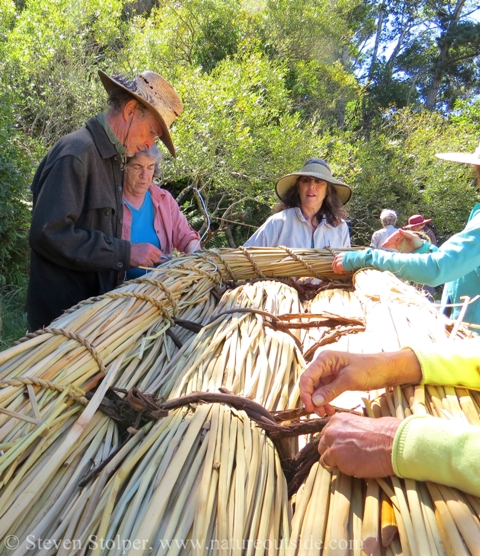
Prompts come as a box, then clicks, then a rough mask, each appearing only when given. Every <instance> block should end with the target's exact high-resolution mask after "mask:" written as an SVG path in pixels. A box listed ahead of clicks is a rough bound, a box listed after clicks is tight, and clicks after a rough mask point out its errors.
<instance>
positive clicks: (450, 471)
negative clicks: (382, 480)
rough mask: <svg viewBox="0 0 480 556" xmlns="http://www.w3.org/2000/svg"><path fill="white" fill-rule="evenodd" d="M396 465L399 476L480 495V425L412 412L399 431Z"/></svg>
mask: <svg viewBox="0 0 480 556" xmlns="http://www.w3.org/2000/svg"><path fill="white" fill-rule="evenodd" d="M433 462H434V464H433V465H432V463H433ZM392 464H393V469H394V471H395V474H396V475H398V476H399V477H402V478H408V479H415V480H417V481H433V482H436V483H440V484H443V485H447V486H452V487H456V488H459V489H460V490H462V491H464V492H468V493H470V494H473V495H475V496H480V474H479V473H478V470H479V469H480V427H474V426H473V425H469V424H468V423H462V422H461V421H458V420H455V421H448V420H446V419H445V420H444V419H439V418H436V417H431V416H429V415H412V416H411V417H408V418H407V419H405V420H404V421H402V423H401V424H400V427H399V428H398V430H397V434H396V435H395V440H394V444H393V451H392Z"/></svg>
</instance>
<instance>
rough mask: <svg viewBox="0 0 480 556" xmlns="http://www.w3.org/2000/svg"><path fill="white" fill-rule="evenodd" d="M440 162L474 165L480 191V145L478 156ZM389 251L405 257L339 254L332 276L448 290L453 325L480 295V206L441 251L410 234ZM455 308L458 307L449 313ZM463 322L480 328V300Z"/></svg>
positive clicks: (445, 156)
mask: <svg viewBox="0 0 480 556" xmlns="http://www.w3.org/2000/svg"><path fill="white" fill-rule="evenodd" d="M436 156H437V157H438V158H441V159H442V160H448V161H451V162H460V163H463V164H473V165H474V167H475V170H476V172H477V186H479V185H480V145H479V146H478V148H477V149H476V151H475V152H474V153H461V152H460V153H458V152H454V153H439V154H437V155H436ZM386 247H395V248H396V249H398V250H399V251H401V252H400V253H386V252H385V251H382V250H377V249H365V250H361V251H349V252H345V253H339V254H338V255H336V256H335V259H334V260H333V264H332V268H333V271H334V272H336V273H337V274H343V273H345V272H351V271H354V270H358V269H360V268H365V267H373V268H376V269H377V270H388V271H390V272H392V273H393V274H395V275H396V276H399V277H400V278H403V279H404V280H411V281H412V282H417V283H419V284H428V285H429V286H438V285H440V284H445V287H444V288H443V294H442V307H443V308H444V309H445V310H446V311H445V312H446V313H447V314H448V315H449V316H450V317H451V318H452V319H456V318H457V317H458V316H459V314H460V311H461V305H462V303H463V299H462V298H463V297H464V296H467V297H469V298H471V299H472V298H474V297H476V296H477V295H478V294H479V293H480V203H477V204H475V206H474V207H473V209H472V211H471V213H470V216H469V218H468V222H467V224H466V226H465V228H464V229H463V230H462V231H461V232H459V233H458V234H455V235H454V236H452V237H451V238H449V239H448V240H447V241H445V243H443V244H442V245H441V246H440V247H436V246H435V245H432V244H430V243H429V242H427V241H423V240H422V239H420V238H419V237H418V236H417V235H416V234H415V233H412V232H411V231H409V230H398V232H395V234H394V235H393V236H390V238H389V239H388V240H387V245H386ZM450 304H454V305H456V306H455V307H453V308H450V307H447V305H450ZM464 318H465V322H466V323H471V324H475V325H480V302H479V300H478V299H477V300H476V301H475V302H474V303H471V304H469V305H468V307H467V311H466V313H465V317H464Z"/></svg>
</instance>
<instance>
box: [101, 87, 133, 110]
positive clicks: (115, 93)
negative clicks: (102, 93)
mask: <svg viewBox="0 0 480 556" xmlns="http://www.w3.org/2000/svg"><path fill="white" fill-rule="evenodd" d="M130 100H137V99H136V98H135V97H134V96H133V95H132V94H130V93H129V92H128V91H126V90H125V89H122V88H121V87H115V88H114V89H112V90H111V91H110V93H109V95H108V101H107V102H108V105H109V106H110V108H111V109H112V110H113V112H115V113H118V112H120V111H121V110H122V108H123V107H124V106H125V104H127V102H129V101H130ZM137 102H138V100H137ZM138 104H139V105H140V104H141V103H140V102H138Z"/></svg>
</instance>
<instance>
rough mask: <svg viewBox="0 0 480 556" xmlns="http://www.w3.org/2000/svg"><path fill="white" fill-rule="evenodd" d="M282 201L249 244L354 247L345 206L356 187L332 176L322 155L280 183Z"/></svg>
mask: <svg viewBox="0 0 480 556" xmlns="http://www.w3.org/2000/svg"><path fill="white" fill-rule="evenodd" d="M276 192H277V195H278V197H279V198H280V203H278V204H277V206H276V207H275V209H274V212H275V214H273V216H270V218H268V220H267V221H266V222H265V223H264V224H263V225H262V226H260V228H258V230H257V231H256V232H255V233H254V234H253V236H252V237H251V238H250V239H249V240H248V241H247V242H246V243H245V247H278V246H281V245H284V246H285V247H293V248H304V249H310V248H316V249H323V248H324V247H333V248H339V247H350V245H351V243H350V232H349V230H348V226H347V223H346V222H345V218H346V215H347V213H346V211H345V208H344V205H345V204H346V203H347V202H348V201H349V200H350V197H351V195H352V190H351V189H350V187H348V185H345V184H344V183H343V182H341V181H339V180H337V179H336V178H334V177H333V176H332V172H331V170H330V166H329V165H328V164H327V163H326V162H325V160H322V159H321V158H311V159H310V160H307V162H305V164H304V165H303V167H302V168H300V170H299V171H298V172H295V173H293V174H287V175H286V176H283V178H281V179H280V180H279V181H278V182H277V185H276Z"/></svg>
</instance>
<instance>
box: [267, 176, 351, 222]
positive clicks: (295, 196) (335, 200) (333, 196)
mask: <svg viewBox="0 0 480 556" xmlns="http://www.w3.org/2000/svg"><path fill="white" fill-rule="evenodd" d="M299 179H300V178H297V181H296V182H295V185H293V186H292V187H291V188H290V189H289V190H288V191H287V192H286V193H285V195H284V196H283V199H282V200H281V201H280V202H278V203H277V204H276V206H275V208H274V209H273V212H274V213H276V212H280V211H282V210H286V209H288V208H293V207H301V203H300V194H299V192H298V181H299ZM347 216H348V213H347V211H346V210H345V207H344V206H343V203H342V200H341V199H340V196H339V195H338V193H337V190H336V189H335V187H334V186H333V185H332V184H331V183H328V182H327V194H326V195H325V199H323V203H322V206H321V207H320V209H319V210H318V212H317V213H316V214H315V219H316V220H317V222H318V223H320V222H321V221H322V220H323V218H324V217H325V218H326V219H327V222H328V223H329V224H330V225H331V226H335V227H336V226H338V225H340V224H341V223H342V220H344V219H345V218H346V217H347Z"/></svg>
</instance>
